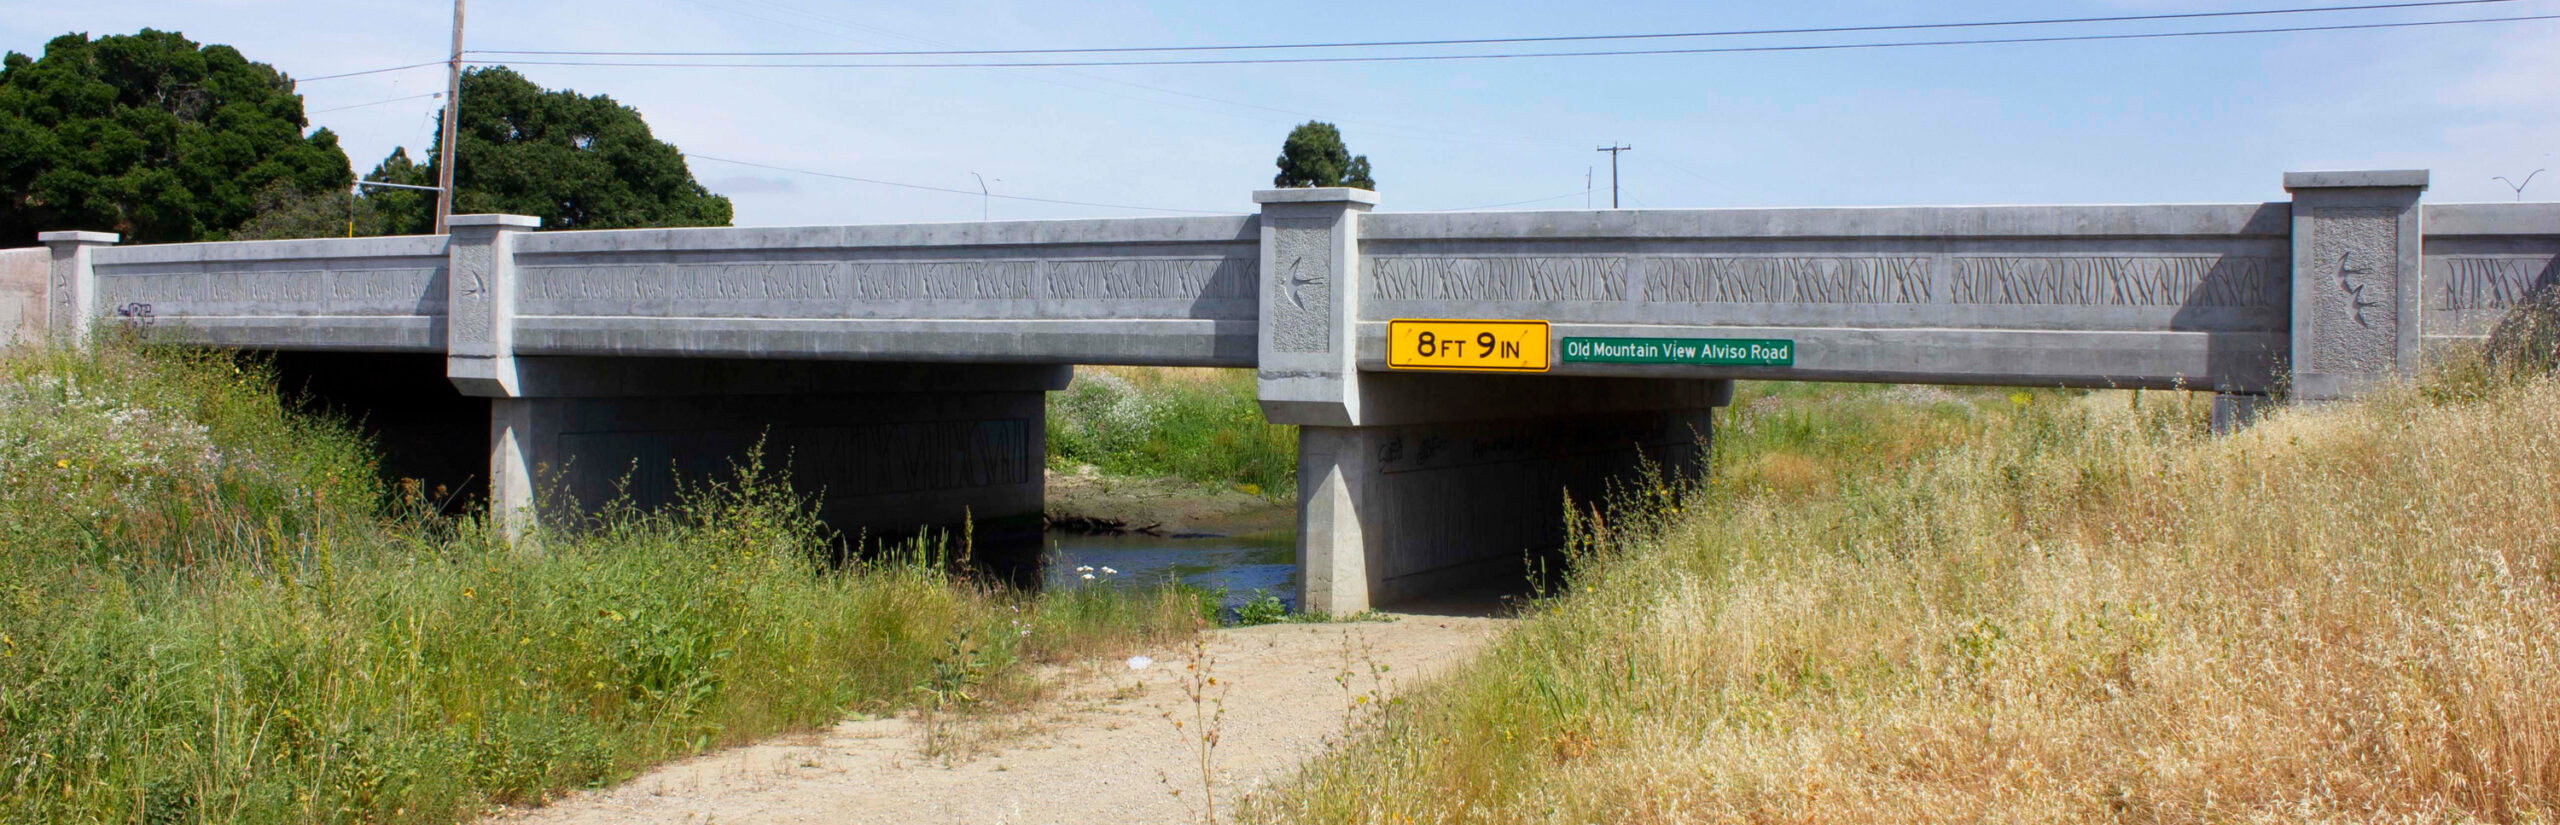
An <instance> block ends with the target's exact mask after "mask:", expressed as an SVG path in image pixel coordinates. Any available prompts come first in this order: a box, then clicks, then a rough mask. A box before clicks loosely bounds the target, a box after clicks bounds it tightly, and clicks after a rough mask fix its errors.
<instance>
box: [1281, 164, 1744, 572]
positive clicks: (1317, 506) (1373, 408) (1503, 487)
mask: <svg viewBox="0 0 2560 825" xmlns="http://www.w3.org/2000/svg"><path fill="white" fill-rule="evenodd" d="M1377 200H1378V199H1377V195H1376V193H1373V192H1368V191H1365V190H1359V189H1280V190H1271V191H1264V192H1257V193H1254V201H1255V202H1256V203H1259V204H1262V220H1261V228H1262V267H1261V273H1262V283H1261V285H1260V287H1259V291H1260V299H1261V320H1260V326H1259V328H1258V330H1257V332H1258V342H1257V345H1256V350H1257V355H1258V357H1259V359H1260V366H1259V369H1258V370H1257V372H1256V375H1255V379H1256V385H1257V395H1258V397H1259V399H1260V401H1261V405H1262V412H1263V415H1265V416H1266V417H1268V418H1270V419H1271V420H1272V421H1275V422H1278V423H1283V424H1295V425H1298V428H1299V429H1298V505H1299V506H1298V548H1297V549H1298V572H1299V577H1298V579H1299V583H1300V591H1299V604H1300V605H1301V606H1302V607H1303V608H1305V609H1309V610H1318V611H1324V612H1329V613H1357V612H1360V611H1363V610H1367V609H1369V608H1370V607H1372V606H1375V605H1379V604H1386V603H1392V602H1396V601H1401V600H1406V599H1411V598H1415V597H1421V596H1426V595H1430V594H1432V593H1434V592H1438V591H1442V590H1445V589H1448V588H1453V587H1463V586H1467V585H1470V584H1476V583H1485V582H1490V583H1496V584H1509V583H1516V582H1518V581H1519V579H1518V578H1517V577H1518V576H1519V574H1520V572H1521V561H1522V560H1523V558H1524V557H1525V556H1527V555H1529V554H1532V553H1538V552H1543V551H1546V550H1550V549H1553V548H1555V547H1556V546H1558V544H1559V543H1560V542H1561V540H1562V539H1563V530H1562V527H1563V522H1564V507H1565V499H1566V496H1567V495H1571V496H1573V497H1574V498H1575V499H1576V500H1578V501H1590V500H1594V499H1597V498H1599V497H1601V496H1603V495H1605V494H1606V493H1607V492H1608V490H1609V487H1610V485H1611V484H1613V483H1623V482H1626V481H1631V480H1633V479H1635V478H1637V477H1638V472H1637V471H1638V469H1639V468H1640V467H1641V466H1643V465H1644V464H1646V463H1647V462H1650V463H1651V464H1652V465H1653V466H1655V467H1656V468H1658V469H1660V470H1661V471H1662V472H1664V473H1665V474H1670V475H1678V474H1685V473H1691V472H1695V471H1696V470H1697V469H1699V468H1700V467H1701V466H1702V464H1703V461H1704V459H1705V456H1706V448H1707V445H1708V439H1709V438H1710V430H1711V427H1712V419H1711V410H1712V409H1713V408H1714V407H1717V406H1721V405H1723V404H1725V403H1728V401H1729V400H1730V399H1731V397H1732V385H1731V383H1730V382H1727V381H1719V380H1707V379H1660V378H1590V377H1578V378H1564V377H1552V376H1519V375H1484V374H1453V373H1394V372H1362V371H1360V368H1359V364H1360V359H1359V345H1360V341H1361V339H1362V333H1361V327H1362V326H1363V324H1364V323H1365V324H1369V325H1372V326H1375V325H1376V324H1377V322H1378V321H1380V320H1382V319H1376V318H1363V317H1362V316H1361V313H1360V304H1361V300H1362V299H1363V298H1364V297H1366V296H1367V294H1368V293H1367V291H1366V287H1365V286H1364V285H1363V282H1364V275H1365V271H1366V270H1365V269H1364V268H1363V267H1362V266H1361V253H1360V220H1361V217H1362V215H1363V214H1364V213H1366V212H1368V211H1369V208H1370V207H1371V206H1373V205H1375V204H1376V203H1377ZM1372 332H1373V333H1374V332H1375V330H1372ZM1370 337H1372V338H1374V337H1376V336H1375V335H1374V334H1372V335H1371V336H1370Z"/></svg>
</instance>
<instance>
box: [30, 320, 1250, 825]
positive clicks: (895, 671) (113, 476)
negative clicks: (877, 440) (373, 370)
mask: <svg viewBox="0 0 2560 825" xmlns="http://www.w3.org/2000/svg"><path fill="white" fill-rule="evenodd" d="M384 486H385V485H384V484H383V483H382V482H380V481H378V480H377V479H376V478H375V470H374V467H373V464H372V459H371V458H370V456H369V453H368V449H367V446H366V444H365V443H364V442H363V439H362V438H361V437H360V436H359V435H358V434H357V433H356V431H355V430H354V429H353V428H351V427H350V426H348V425H346V424H344V423H342V422H336V421H331V420H326V419H320V418H314V417H309V416H305V415H300V414H297V413H294V412H292V411H291V409H290V408H289V405H288V404H286V403H284V402H283V401H281V400H280V399H279V398H278V396H277V394H276V392H275V390H274V387H273V380H272V377H271V376H270V375H269V374H267V373H266V372H265V371H263V370H262V369H261V368H259V367H258V366H257V365H256V364H254V363H250V364H243V363H241V362H236V361H234V360H233V359H232V358H231V357H230V356H226V355H215V354H204V353H186V352H175V351H165V350H146V349H142V348H138V347H135V346H132V345H129V344H117V343H113V342H104V343H101V344H100V345H99V346H98V347H97V349H96V351H95V352H94V353H92V354H79V353H74V352H70V351H67V350H17V351H11V352H8V353H7V354H6V356H5V357H0V821H7V822H43V821H126V822H196V821H219V822H234V821H241V822H286V821H291V822H309V821H345V822H352V821H367V822H376V821H379V822H449V821H455V820H458V819H464V818H469V817H472V816H474V815H476V813H477V812H478V811H480V810H482V809H484V808H485V807H486V806H487V805H489V804H490V803H493V802H529V801H535V800H540V799H543V798H545V797H546V796H547V795H549V794H550V793H552V792H554V791H555V790H557V789H561V788H568V787H575V786H581V785H590V784H595V783H600V782H607V781H611V780H613V779H616V778H619V777H622V776H627V775H629V774H630V773H631V772H632V771H634V770H635V769H636V768H638V767H641V766H644V765H647V764H649V763H652V762H656V761H659V760H662V759H665V758H668V757H670V756H675V755H680V754H685V753H690V752H695V751H699V750H702V749H704V748H708V747H715V746H719V745H725V744H731V743H736V742H742V741H747V740H751V739H756V738H759V737H763V736H767V735H770V734H773V733H776V732H780V731H785V730H789V729H793V728H802V727H808V726H813V725H824V724H830V723H832V722H834V721H836V720H837V719H838V718H839V717H840V716H842V715H843V714H845V713H847V712H848V711H853V712H892V711H896V710H899V709H901V708H906V707H913V706H917V705H919V704H924V703H931V704H933V705H935V706H937V707H944V708H948V707H951V706H953V705H954V704H978V703H996V704H1002V703H1007V702H1011V701H1019V700H1021V699H1023V698H1026V697H1027V696H1029V695H1030V694H1031V693H1033V692H1034V691H1035V690H1036V686H1034V685H1033V684H1032V683H1031V681H1030V679H1029V677H1028V675H1027V673H1028V668H1027V667H1026V664H1027V663H1030V662H1036V661H1040V660H1055V659H1062V658H1070V657H1080V656H1087V655H1096V654H1100V653H1104V652H1110V651H1114V650H1117V649H1119V648H1122V647H1127V646H1133V645H1136V644H1140V643H1146V642H1159V641H1164V640H1167V639H1173V638H1179V637H1181V636H1182V635H1184V634H1187V633H1189V632H1191V631H1192V629H1193V628H1194V627H1195V626H1196V625H1197V623H1198V622H1199V621H1200V619H1201V612H1200V610H1201V608H1200V605H1199V602H1198V600H1197V599H1196V597H1195V596H1194V595H1192V594H1184V593H1178V592H1171V591H1167V592H1162V593H1155V594H1138V595H1119V594H1115V593H1114V592H1112V591H1107V590H1103V589H1093V588H1088V589H1079V590H1070V591H1063V592H1055V593H1050V594H1046V595H1042V596H1038V597H1030V596H1022V595H1017V594H1010V593H1005V592H1000V591H997V590H994V589H991V588H989V587H984V586H981V585H979V584H976V583H973V582H971V581H968V580H965V579H961V578H955V577H954V576H952V575H949V574H946V573H945V572H943V570H942V569H941V568H940V567H939V566H937V565H935V564H932V563H930V562H929V561H928V560H926V559H925V558H924V556H925V555H926V554H925V553H923V552H908V553H904V554H893V555H891V556H890V557H887V558H880V559H875V560H871V561H865V562H858V563H854V564H850V565H843V566H839V565H836V564H834V563H833V562H832V559H833V558H834V545H833V543H832V542H831V541H830V540H829V539H828V537H827V536H825V535H824V534H823V532H822V530H821V529H820V528H819V527H818V525H816V524H815V523H814V522H813V521H812V519H811V518H810V516H809V510H808V508H807V507H806V506H804V503H803V502H802V501H801V500H799V499H796V498H795V497H793V496H792V495H791V494H789V493H788V492H787V491H784V490H780V489H777V488H776V487H774V486H771V485H770V484H767V483H765V482H762V481H760V480H758V478H757V476H756V475H755V474H753V473H751V472H750V473H744V474H742V475H741V477H739V478H738V479H736V480H733V481H732V482H731V483H728V484H721V485H714V486H711V487H707V488H704V489H700V490H696V491H693V493H692V494H691V495H690V496H689V497H688V498H687V501H686V503H685V504H684V505H682V506H680V507H677V508H675V509H673V510H670V511H667V512H663V513H659V514H654V515H643V514H637V513H620V514H612V515H610V516H608V517H606V518H603V519H601V520H599V521H598V522H597V523H595V524H593V525H591V526H590V527H589V528H588V529H583V530H580V531H578V532H576V533H550V534H543V535H538V536H536V537H534V540H533V541H532V542H531V543H529V544H526V545H522V546H517V547H510V546H508V545H506V544H504V543H502V542H500V541H498V540H496V539H495V538H494V537H493V536H491V535H490V534H489V533H488V532H487V531H486V530H485V529H484V528H483V526H482V525H481V524H479V523H477V522H476V521H470V520H462V521H455V520H447V519H442V518H439V517H437V516H435V515H433V512H434V508H432V507H429V506H426V504H425V503H424V502H421V501H418V500H417V499H416V494H415V492H414V491H409V492H407V493H406V494H405V495H404V494H402V493H401V492H398V491H396V486H397V485H394V486H395V491H394V492H392V493H391V494H389V495H386V494H385V489H384ZM386 501H389V502H391V505H390V507H389V513H388V514H386V512H385V505H384V502H386Z"/></svg>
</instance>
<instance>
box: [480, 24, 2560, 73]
mask: <svg viewBox="0 0 2560 825" xmlns="http://www.w3.org/2000/svg"><path fill="white" fill-rule="evenodd" d="M2540 20H2560V14H2535V15H2516V16H2510V17H2474V18H2460V19H2454V20H2418V21H2403V22H2394V23H2351V24H2338V25H2329V26H2281V27H2269V28H2256V29H2210V30H2204V31H2179V32H2136V33H2125V34H2076V35H2053V36H2046V37H2002V38H1980V39H1968V40H1916V41H1888V42H1868V43H1806V44H1792V45H1766V46H1723V47H1716V48H1699V49H1622V50H1606V51H1580V52H1505V53H1495V54H1398V55H1358V56H1350V57H1276V58H1225V59H1214V60H1095V61H1044V62H1002V61H998V62H969V63H913V62H909V63H894V62H871V63H693V62H686V63H667V62H640V61H585V60H502V61H471V62H473V63H474V64H480V65H516V66H610V67H619V68H670V69H1051V68H1064V67H1127V66H1248V65H1281V64H1329V63H1408V62H1446V61H1459V60H1511V59H1538V58H1557V57H1629V56H1650V55H1690V54H1746V53H1769V52H1814V51H1843V50H1852V49H1901V48H1919V47H1944V46H1985V45H2010V44H2023V43H2078V42H2095V41H2112V40H2157V39H2167V38H2181V37H2221V36H2233V35H2252V34H2291V33H2302V32H2335V31H2364V30H2378V29H2406V28H2419V27H2428V26H2458V25H2472V24H2483V23H2521V22H2531V21H2540Z"/></svg>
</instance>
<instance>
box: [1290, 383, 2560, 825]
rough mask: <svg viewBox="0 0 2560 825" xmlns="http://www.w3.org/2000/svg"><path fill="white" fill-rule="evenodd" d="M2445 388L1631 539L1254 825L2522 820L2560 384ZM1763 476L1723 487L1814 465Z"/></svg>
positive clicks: (2111, 407) (2544, 704) (1631, 518)
mask: <svg viewBox="0 0 2560 825" xmlns="http://www.w3.org/2000/svg"><path fill="white" fill-rule="evenodd" d="M2455 389H2456V390H2458V391H2447V390H2446V388H2444V387H2442V386H2438V387H2435V388H2431V389H2430V390H2425V391H2422V390H2418V389H2409V390H2402V391H2399V392H2395V393H2392V394H2390V395H2389V396H2387V397H2383V398H2378V399H2374V400H2370V401H2366V402H2361V403H2356V404H2345V405H2336V406H2330V407H2324V408H2317V409H2295V410H2289V411H2287V412H2285V413H2283V414H2280V415H2278V416H2276V417H2275V418H2274V419H2272V420H2270V421H2268V422H2265V423H2263V424H2261V425H2259V426H2257V427H2255V428H2253V429H2251V430H2249V431H2247V432H2244V433H2242V434H2240V435H2238V436H2234V437H2228V438H2214V437H2211V436H2208V435H2206V434H2205V433H2204V432H2203V428H2202V418H2203V415H2204V411H2203V404H2202V403H2201V401H2200V400H2198V399H2193V398H2186V397H2178V396H2167V397H2164V396H2163V395H2162V394H2159V393H2152V394H2148V395H2144V396H2137V395H2133V394H2129V393H2097V394H2088V395H2084V396H2057V395H2040V396H2035V397H2031V398H2029V399H2028V403H2023V404H2013V405H2003V404H1998V403H1988V404H1984V403H1976V404H1974V405H1972V406H1971V407H1961V406H1959V407H1953V408H1950V409H1951V410H1965V409H1969V410H1970V411H1971V412H1970V413H1969V414H1968V415H1969V419H1970V420H1971V421H1972V422H1973V423H1972V424H1970V425H1969V426H1968V428H1967V429H1969V431H1970V434H1969V435H1968V436H1967V437H1964V438H1962V439H1959V440H1958V441H1957V442H1956V444H1955V446H1951V447H1948V448H1946V449H1942V450H1922V451H1917V452H1914V453H1912V454H1911V456H1910V458H1909V459H1908V460H1906V461H1902V462H1899V463H1896V462H1889V461H1879V462H1873V463H1870V464H1867V465H1865V466H1858V465H1856V464H1855V462H1850V461H1835V462H1833V464H1832V466H1830V467H1828V468H1827V469H1826V470H1825V472H1827V473H1828V474H1829V475H1830V476H1831V477H1832V479H1833V480H1834V483H1832V484H1829V485H1826V486H1827V488H1828V489H1827V491H1826V492H1823V493H1821V494H1818V495H1809V496H1808V495H1804V494H1802V492H1801V491H1800V490H1799V489H1796V488H1795V485H1794V484H1793V483H1791V481H1790V480H1791V479H1794V478H1797V477H1798V476H1800V475H1801V474H1802V473H1801V472H1800V471H1798V470H1789V471H1787V472H1785V473H1778V474H1774V475H1775V477H1774V478H1770V479H1767V481H1768V482H1770V483H1764V484H1759V485H1736V484H1734V483H1731V482H1730V481H1727V480H1719V481H1717V482H1716V483H1714V484H1712V485H1710V486H1708V487H1705V488H1702V489H1699V490H1695V491H1692V492H1691V493H1690V494H1689V495H1688V497H1687V499H1686V500H1685V501H1684V502H1683V504H1685V505H1686V509H1687V511H1688V514H1687V515H1671V514H1669V513H1666V512H1664V510H1663V508H1661V507H1659V506H1656V507H1651V508H1621V509H1620V510H1619V511H1618V512H1616V513H1614V514H1612V515H1611V516H1610V517H1609V518H1606V519H1600V520H1596V521H1595V522H1593V524H1592V526H1591V527H1589V528H1588V530H1587V534H1588V535H1590V536H1591V538H1592V540H1593V545H1594V546H1595V547H1598V548H1600V549H1601V550H1602V551H1603V552H1604V553H1606V554H1607V558H1605V559H1604V560H1601V561H1599V563H1597V564H1593V565H1590V566H1588V567H1586V568H1584V570H1583V572H1582V573H1581V574H1580V577H1579V580H1578V581H1577V582H1576V585H1577V586H1576V589H1575V592H1574V594H1573V595H1571V596H1569V597H1567V598H1565V599H1563V600H1561V601H1559V602H1557V603H1555V604H1553V605H1552V606H1551V609H1550V611H1549V612H1547V613H1545V614H1544V615H1541V616H1539V617H1537V618H1536V619H1534V620H1533V621H1531V622H1529V623H1528V624H1526V625H1525V626H1524V627H1522V628H1521V629H1519V630H1518V631H1516V632H1514V633H1512V634H1511V635H1510V636H1509V637H1507V638H1506V639H1505V640H1504V641H1503V642H1501V643H1500V644H1499V645H1498V646H1497V647H1496V648H1495V649H1494V651H1493V652H1491V653H1490V654H1489V655H1487V656H1486V657H1485V658H1484V659H1483V660H1482V661H1480V662H1478V663H1477V664H1475V665H1473V666H1472V667H1471V668H1469V669H1467V670H1465V671H1463V672H1461V673H1459V674H1457V675H1455V676H1453V677H1450V678H1448V679H1445V680H1443V682H1442V683H1441V684H1440V685H1438V686H1437V687H1436V688H1435V689H1433V690H1431V691H1428V692H1426V693H1424V694H1422V695H1421V696H1420V697H1419V698H1418V699H1417V700H1416V702H1415V703H1414V704H1413V705H1411V706H1408V707H1405V708H1403V709H1402V710H1400V711H1399V713H1398V715H1397V716H1396V718H1395V719H1394V720H1393V721H1392V722H1391V723H1390V724H1389V725H1388V726H1387V727H1386V728H1385V729H1384V732H1383V733H1381V734H1380V735H1379V736H1377V737H1375V738H1373V739H1372V740H1370V741H1368V742H1367V743H1365V744H1363V745H1361V746H1358V747H1355V748H1353V749H1351V750H1350V751H1348V752H1346V753H1343V754H1340V755H1338V756H1336V757H1333V758H1330V759H1328V760H1325V761H1322V762H1319V763H1317V764H1315V765H1314V766H1313V767H1311V768H1310V769H1309V771H1308V772H1307V774H1306V775H1305V776H1304V777H1303V778H1302V780H1301V781H1300V783H1299V784H1298V785H1297V786H1295V787H1293V788H1289V789H1285V790H1284V791H1283V792H1282V793H1280V794H1279V795H1276V796H1273V797H1270V798H1267V799H1264V800H1261V804H1260V807H1258V808H1257V809H1256V810H1255V811H1253V813H1254V815H1255V816H1256V817H1258V818H1260V819H1264V820H1271V821H1298V822H1408V821H1411V822H1519V821H1558V822H1709V821H1715V822H1722V821H1753V822H1761V821H1788V822H1852V821H1854V822H1866V821H1877V820H1885V821H1958V820H1960V821H1985V820H1990V821H2018V822H2047V821H2053V822H2076V821H2090V820H2097V821H2131V822H2198V821H2309V820H2320V821H2346V820H2353V821H2474V820H2490V821H2510V822H2535V821H2548V820H2550V819H2551V818H2552V817H2553V815H2554V814H2555V813H2560V382H2555V381H2553V380H2549V379H2543V380H2537V381H2526V382H2515V383H2505V382H2490V383H2488V384H2479V385H2474V386H2469V387H2463V388H2455ZM1875 401H1876V399H1874V398H1872V397H1870V398H1866V399H1865V400H1863V401H1859V403H1874V402H1875ZM1806 403H1821V402H1813V401H1807V402H1806ZM1835 406H1836V405H1835ZM1782 409H1783V408H1782ZM1953 414H1955V413H1954V412H1950V415H1953ZM1915 420H1917V419H1915ZM1940 420H1943V419H1940ZM1747 427H1748V425H1745V427H1744V428H1738V429H1740V430H1742V431H1740V432H1738V433H1737V436H1738V437H1737V438H1734V439H1733V440H1734V441H1736V442H1739V444H1738V449H1740V450H1743V451H1746V452H1747V451H1748V450H1749V448H1750V447H1751V446H1752V445H1753V442H1754V436H1753V435H1752V434H1751V433H1750V432H1749V431H1748V430H1747ZM1887 429H1892V428H1887ZM1725 437H1726V436H1725V434H1722V433H1720V434H1719V438H1720V439H1724V438H1725ZM1880 440H1882V441H1888V442H1890V441H1893V439H1891V438H1882V439H1880ZM1766 459H1767V457H1766V456H1759V455H1750V454H1734V453H1733V452H1728V453H1727V454H1726V455H1724V456H1721V457H1720V459H1719V468H1720V469H1723V468H1729V467H1732V466H1736V465H1737V463H1750V462H1758V463H1757V464H1753V465H1752V466H1769V467H1781V466H1791V465H1792V464H1800V463H1805V461H1806V459H1803V458H1801V457H1798V458H1792V459H1789V462H1785V463H1773V462H1769V461H1767V460H1766Z"/></svg>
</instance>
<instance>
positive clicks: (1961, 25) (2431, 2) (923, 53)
mask: <svg viewBox="0 0 2560 825" xmlns="http://www.w3.org/2000/svg"><path fill="white" fill-rule="evenodd" d="M2520 1H2521V0H2425V1H2424V2H2404V3H2377V4H2368V5H2348V6H2317V7H2311V8H2289V9H2251V10H2244V11H2213V12H2184V13H2177V14H2127V15H2115V16H2108V17H2053V18H2037V19H2027V20H1980V21H1966V22H1956V23H1905V24H1888V25H1873V26H1826V27H1819V28H1793V29H1732V30H1725V31H1699V32H1656V33H1642V34H1586V35H1554V36H1545V37H1479V38H1465V39H1450V40H1367V41H1346V42H1337V43H1255V44H1237V45H1219V46H1119V47H1097V48H1052V49H941V50H906V51H899V50H883V51H814V52H812V51H800V52H785V51H738V52H678V51H569V50H541V49H473V50H471V53H472V54H500V55H556V56H588V57H961V56H997V55H1036V54H1130V53H1161V52H1213V51H1269V50H1283V49H1355V48H1377V47H1382V46H1399V47H1402V46H1480V45H1494V44H1507V43H1564V42H1589V41H1606V40H1661V39H1678V38H1702V37H1749V36H1763V35H1784V34H1847V33H1858V32H1884V31H1918V30H1927V29H1967V28H1988V27H1999V26H2050V25H2064V24H2075V23H2125V22H2136V21H2146V20H2193V19H2201V18H2217V17H2250V16H2263V15H2277V14H2321V13H2329V12H2353V11H2374V10H2383V9H2413V8H2432V7H2437V6H2476V5H2484V4H2489V3H2513V2H2520ZM784 8H788V7H784ZM812 16H814V15H812Z"/></svg>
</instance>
